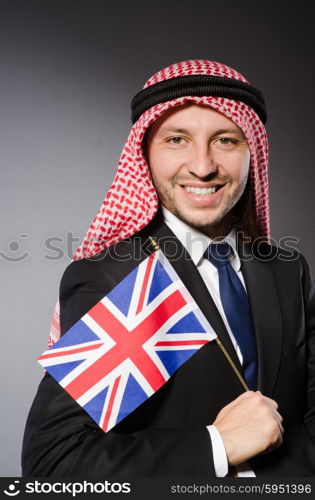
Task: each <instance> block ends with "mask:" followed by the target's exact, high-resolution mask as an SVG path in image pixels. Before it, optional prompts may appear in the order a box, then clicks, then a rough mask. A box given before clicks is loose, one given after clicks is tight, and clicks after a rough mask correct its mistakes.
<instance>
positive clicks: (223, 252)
mask: <svg viewBox="0 0 315 500" xmlns="http://www.w3.org/2000/svg"><path fill="white" fill-rule="evenodd" d="M231 255H233V250H232V248H231V247H230V245H229V244H228V243H226V242H223V243H211V244H210V245H209V246H208V248H207V250H206V251H205V253H204V254H203V256H204V258H205V259H208V260H209V261H210V262H211V263H212V264H213V265H214V266H215V267H221V266H224V265H226V264H227V263H228V262H229V259H230V257H231Z"/></svg>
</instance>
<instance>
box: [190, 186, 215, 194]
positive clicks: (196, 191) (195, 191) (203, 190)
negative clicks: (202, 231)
mask: <svg viewBox="0 0 315 500" xmlns="http://www.w3.org/2000/svg"><path fill="white" fill-rule="evenodd" d="M184 188H185V189H186V191H188V193H193V194H201V195H202V196H205V195H206V194H214V193H215V187H210V188H197V187H193V186H184Z"/></svg>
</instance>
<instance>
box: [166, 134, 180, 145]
mask: <svg viewBox="0 0 315 500" xmlns="http://www.w3.org/2000/svg"><path fill="white" fill-rule="evenodd" d="M183 141H184V138H183V137H179V136H178V137H170V138H169V139H167V142H169V143H171V144H176V145H180V144H182V143H183Z"/></svg>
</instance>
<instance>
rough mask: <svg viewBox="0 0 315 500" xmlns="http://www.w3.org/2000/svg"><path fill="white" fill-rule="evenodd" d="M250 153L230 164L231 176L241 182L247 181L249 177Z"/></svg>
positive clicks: (238, 157)
mask: <svg viewBox="0 0 315 500" xmlns="http://www.w3.org/2000/svg"><path fill="white" fill-rule="evenodd" d="M249 166H250V153H249V151H248V152H246V154H245V153H244V154H242V155H239V156H237V157H236V158H234V161H232V162H231V163H230V172H229V173H230V175H231V176H232V177H233V178H234V179H238V180H239V181H243V180H246V179H247V178H248V175H249Z"/></svg>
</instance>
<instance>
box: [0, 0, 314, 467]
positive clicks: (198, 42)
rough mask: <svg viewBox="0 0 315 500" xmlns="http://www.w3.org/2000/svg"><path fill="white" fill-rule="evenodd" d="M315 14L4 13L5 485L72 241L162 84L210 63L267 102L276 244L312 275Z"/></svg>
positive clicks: (0, 137) (280, 8) (263, 4)
mask: <svg viewBox="0 0 315 500" xmlns="http://www.w3.org/2000/svg"><path fill="white" fill-rule="evenodd" d="M312 3H313V2H311V1H309V2H305V1H299V2H295V6H290V4H289V2H284V1H277V2H269V1H266V0H264V1H253V0H251V1H241V0H239V1H237V2H235V1H234V0H233V1H230V0H225V1H224V2H218V1H212V0H194V1H193V2H192V1H185V0H178V1H176V0H168V1H162V0H161V1H157V0H150V1H146V2H144V1H143V2H142V1H132V2H130V1H120V2H110V1H106V0H103V1H102V0H84V1H81V0H38V1H36V0H21V1H17V0H2V1H0V64H1V66H0V68H1V75H0V151H1V156H0V158H1V160H0V161H1V183H0V185H1V197H0V207H1V216H2V217H1V221H2V224H1V241H0V252H1V253H0V271H1V285H2V286H1V305H2V309H1V335H2V344H1V345H2V358H1V363H0V384H1V395H2V405H1V407H2V408H1V425H0V433H1V438H0V475H1V476H14V475H19V474H20V449H21V442H22V435H23V429H24V424H25V420H26V416H27V413H28V410H29V407H30V404H31V401H32V399H33V397H34V394H35V391H36V387H37V384H38V382H39V380H40V378H41V376H42V371H41V368H40V367H39V365H37V363H36V362H35V358H36V356H37V355H39V354H40V353H41V352H42V351H43V350H44V349H45V347H46V341H47V336H48V330H49V324H50V316H51V314H52V311H53V308H54V304H55V300H56V297H57V291H58V286H59V281H60V277H61V275H62V272H63V270H64V269H65V267H66V266H67V264H68V263H69V261H70V258H71V255H72V253H73V251H74V250H75V248H76V246H77V244H76V243H72V244H71V242H70V241H68V242H67V234H68V239H69V237H71V235H72V237H77V238H82V236H83V235H84V232H85V230H86V229H87V227H88V225H89V224H90V222H91V220H92V219H93V217H94V216H95V214H96V212H97V210H98V208H99V206H100V204H101V201H102V200H103V198H104V194H105V192H106V190H107V189H108V187H109V185H110V183H111V181H112V179H113V176H114V172H115V170H116V165H117V161H118V158H119V155H120V152H121V149H122V147H123V144H124V142H125V138H126V137H127V135H128V133H129V129H130V121H129V120H130V118H129V115H130V113H129V103H130V100H131V98H132V97H133V95H134V94H135V93H136V92H137V91H138V90H140V87H141V86H142V85H143V83H144V82H145V80H146V79H147V78H148V77H149V76H150V75H151V74H153V73H154V72H156V71H157V70H159V69H161V68H162V67H164V66H166V65H168V64H170V63H173V62H177V61H180V60H184V59H188V58H206V59H213V60H217V61H220V62H224V63H226V64H228V65H231V66H232V67H235V68H236V69H237V70H239V71H240V72H242V73H244V75H245V76H246V77H247V78H248V79H249V81H250V82H252V83H253V84H254V85H256V86H257V87H259V88H260V89H261V90H263V91H264V93H265V96H266V100H267V105H268V110H269V119H268V124H267V128H268V132H269V137H270V148H271V162H270V185H271V188H270V197H271V221H272V233H273V236H274V237H275V238H277V239H278V238H280V237H282V236H296V237H297V238H299V249H300V251H301V252H303V253H304V254H305V255H306V257H307V258H308V260H309V261H310V263H311V266H312V268H313V271H314V270H315V252H314V250H315V239H314V222H313V213H314V209H315V200H314V125H313V124H314V99H313V92H314V65H313V60H314V38H313V34H314V27H313V18H314V17H313V13H312V12H311V9H312ZM47 238H59V240H55V241H54V242H51V243H50V246H51V245H53V246H54V247H58V248H59V250H58V252H57V251H56V250H54V251H52V250H49V248H48V246H49V240H47ZM9 259H11V260H13V262H10V261H9Z"/></svg>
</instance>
